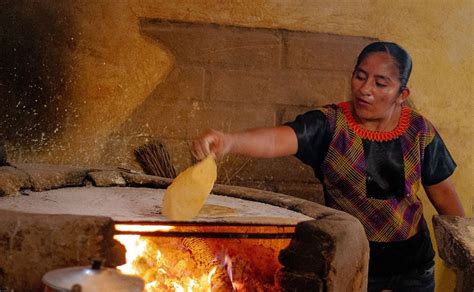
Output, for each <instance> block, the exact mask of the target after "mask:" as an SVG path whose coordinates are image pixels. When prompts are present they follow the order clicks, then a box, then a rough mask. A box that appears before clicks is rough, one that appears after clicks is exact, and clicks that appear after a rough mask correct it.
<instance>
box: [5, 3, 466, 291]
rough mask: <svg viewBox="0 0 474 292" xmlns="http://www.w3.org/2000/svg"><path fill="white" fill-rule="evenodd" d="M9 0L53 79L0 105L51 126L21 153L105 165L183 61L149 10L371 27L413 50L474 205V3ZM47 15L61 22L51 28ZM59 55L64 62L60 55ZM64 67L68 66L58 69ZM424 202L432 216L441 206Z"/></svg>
mask: <svg viewBox="0 0 474 292" xmlns="http://www.w3.org/2000/svg"><path fill="white" fill-rule="evenodd" d="M2 6H3V7H1V8H2V9H1V11H2V13H1V15H0V16H1V21H2V26H3V24H5V25H4V26H3V27H4V28H5V29H4V30H3V31H2V35H3V36H11V34H4V32H5V31H6V30H8V29H13V33H15V32H18V31H21V30H22V29H23V26H21V25H19V24H18V22H17V21H18V20H17V19H18V17H19V16H20V18H22V19H26V20H30V19H33V20H37V22H30V23H29V24H30V26H31V28H32V30H33V31H34V32H37V33H38V35H39V36H40V37H41V40H42V42H43V43H46V44H47V45H48V48H49V49H48V50H43V51H42V52H43V54H42V55H40V56H37V58H34V59H31V60H42V62H39V63H38V66H36V67H31V68H33V69H37V70H39V71H40V72H42V73H44V74H43V75H44V76H50V77H51V79H52V80H50V81H45V80H42V82H43V85H44V86H42V87H41V89H40V88H36V89H34V90H33V94H38V96H39V97H41V96H45V95H42V93H41V92H43V91H44V90H49V94H48V95H47V96H48V98H47V100H44V102H45V103H44V104H46V105H47V107H41V108H39V109H38V110H37V111H36V112H28V111H27V109H25V108H22V105H19V106H18V105H17V102H16V100H17V98H18V96H22V94H25V93H24V92H23V91H22V90H19V89H18V90H17V91H13V92H12V91H11V90H7V87H6V86H1V87H0V92H1V93H2V98H5V99H6V100H7V102H6V103H5V104H6V105H9V107H8V106H7V107H6V108H7V109H6V110H5V107H4V109H2V110H1V111H0V114H1V115H2V116H3V117H4V119H3V120H4V121H5V120H8V119H11V117H12V115H14V116H15V117H17V118H18V119H20V117H21V116H24V115H27V116H28V117H31V119H30V120H28V121H29V122H25V123H26V126H27V128H28V126H29V127H33V128H34V127H35V126H36V125H38V124H40V125H41V126H39V128H37V130H38V131H35V133H36V134H34V135H33V136H30V135H31V133H30V132H25V133H20V134H22V135H23V136H20V137H16V136H15V137H16V138H15V139H16V141H14V144H13V145H11V146H12V147H11V148H18V149H20V148H21V145H22V141H25V140H28V139H30V138H32V139H35V140H36V141H37V142H36V143H35V145H32V147H31V149H29V150H28V149H27V150H28V151H26V150H25V149H21V151H17V152H16V153H17V154H15V155H16V156H15V157H14V158H15V159H17V160H33V161H44V162H62V163H79V162H82V163H88V164H93V163H101V162H103V161H102V159H103V157H104V155H105V153H104V151H105V150H104V148H105V146H104V145H106V143H107V139H108V138H110V135H111V133H112V132H113V131H114V129H115V128H117V127H118V126H119V125H121V124H123V123H124V122H125V121H126V120H127V118H128V116H129V115H130V114H131V113H132V112H133V110H134V109H135V108H136V107H137V106H139V105H140V104H141V103H142V102H143V101H144V100H145V99H146V97H148V96H149V94H150V93H151V91H152V90H153V88H154V87H155V86H156V84H158V83H160V81H162V80H163V79H164V77H165V76H166V75H167V74H168V73H169V71H170V66H171V64H172V63H173V60H172V59H170V56H169V55H167V54H166V52H165V51H164V50H157V48H156V44H153V43H151V42H150V41H148V40H147V39H146V38H144V37H143V36H142V35H140V33H139V28H138V18H139V17H149V18H163V19H172V20H183V21H190V22H195V21H197V22H206V23H207V22H211V23H219V24H232V25H240V26H246V27H263V28H284V29H291V30H303V31H311V32H323V33H334V34H341V35H352V36H366V37H373V38H379V39H382V40H392V41H395V42H398V43H400V44H401V45H402V46H404V47H405V48H406V49H407V50H408V51H409V52H410V53H411V55H412V57H413V60H414V70H413V73H412V79H411V82H410V86H411V92H412V95H411V96H412V100H413V102H414V104H415V105H416V107H417V108H418V110H420V111H421V112H422V113H423V114H425V115H426V116H427V117H428V118H429V119H430V120H431V121H432V122H433V123H434V124H435V126H437V128H438V130H439V132H440V133H441V135H442V137H443V138H444V140H445V142H446V144H447V145H448V147H449V149H450V151H451V153H452V155H453V156H454V158H455V160H456V161H457V163H458V169H457V171H456V173H455V175H454V177H453V181H454V183H455V185H456V187H457V190H458V192H459V194H460V196H461V199H462V201H463V205H464V207H465V209H466V211H467V214H468V215H471V216H472V214H473V205H474V203H473V195H472V189H473V188H474V169H473V168H474V155H473V154H472V151H470V148H471V146H470V145H472V144H473V142H474V141H473V139H474V135H473V134H474V133H473V132H474V130H473V129H474V127H473V126H472V123H473V121H474V116H473V115H472V111H473V101H472V94H473V92H474V91H473V86H474V85H473V84H474V82H473V81H474V80H473V76H474V64H473V63H474V61H473V54H472V52H473V47H472V44H473V43H474V34H473V33H472V32H473V31H474V30H473V28H474V27H473V20H472V19H474V15H473V14H474V4H473V2H472V1H469V0H468V1H457V0H455V1H442V0H433V1H408V0H403V1H375V0H361V1H338V2H334V1H329V0H323V1H304V0H297V1H261V0H260V1H217V0H214V1H198V0H185V1H165V0H157V1H151V0H150V1H136V0H130V1H115V2H113V1H100V2H97V3H96V2H95V1H81V2H76V1H64V2H57V1H38V2H31V3H26V4H25V3H23V2H22V3H16V1H4V2H3V3H2ZM45 24H46V27H47V28H48V29H51V28H56V29H57V30H54V31H53V33H50V32H49V31H48V30H47V29H46V28H45V27H44V25H45ZM41 25H42V26H41ZM7 28H8V29H7ZM2 44H7V46H5V45H3V46H2V50H5V51H4V52H2V56H6V58H9V57H10V56H13V57H14V56H16V55H15V54H13V53H11V52H12V51H13V50H14V49H16V50H18V49H19V48H21V47H24V46H25V44H26V45H29V46H30V47H31V48H37V43H35V42H31V41H29V40H28V38H21V39H16V40H15V41H11V40H10V41H6V40H5V38H3V39H2ZM5 52H6V54H5ZM30 52H31V51H30ZM28 54H29V53H28V52H25V53H24V56H28ZM58 58H64V59H62V61H61V62H56V61H57V60H58ZM41 63H42V64H41ZM5 64H6V65H7V66H4V65H5ZM14 64H15V63H14V62H9V60H5V58H4V60H2V70H5V69H13V68H15V70H18V68H17V67H16V66H14ZM51 64H56V65H57V66H53V65H51ZM58 66H59V67H60V68H58ZM58 69H61V70H58ZM11 72H12V71H11V70H9V71H8V72H6V71H3V72H1V73H2V74H7V75H8V74H12V73H11ZM58 72H62V73H61V74H55V73H58ZM14 83H15V82H13V85H14ZM2 85H5V84H4V83H3V84H2ZM9 85H10V84H9ZM10 87H11V86H9V88H10ZM8 101H10V103H9V102H8ZM12 112H13V114H12ZM54 112H56V116H64V117H65V118H64V119H63V121H64V122H63V123H60V124H55V121H54V120H51V119H50V120H45V119H40V118H39V117H51V113H54ZM35 113H36V114H35ZM5 115H8V116H7V117H5ZM34 121H37V122H34ZM58 127H59V129H58V130H56V129H57V128H58ZM2 128H3V129H7V130H8V131H10V133H11V136H14V135H15V129H14V128H12V127H10V126H9V125H8V123H6V122H3V124H2ZM42 133H46V134H48V135H46V137H45V136H44V135H42ZM22 137H23V138H22ZM22 139H23V140H22ZM16 142H18V144H15V143H16ZM11 148H10V149H11ZM18 153H20V154H18ZM22 153H23V154H22ZM425 201H426V203H425V206H426V207H427V208H426V216H427V217H428V218H429V217H431V215H432V214H434V210H433V208H431V207H430V204H429V202H428V201H427V200H426V199H425ZM437 283H438V287H437V289H438V291H450V290H452V289H453V286H454V280H453V276H452V273H451V272H449V271H448V270H446V269H444V268H443V267H442V266H441V265H440V264H438V267H437Z"/></svg>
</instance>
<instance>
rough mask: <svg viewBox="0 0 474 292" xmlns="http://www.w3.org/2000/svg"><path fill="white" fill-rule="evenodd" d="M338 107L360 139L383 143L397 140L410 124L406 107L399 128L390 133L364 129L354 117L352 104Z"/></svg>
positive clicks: (408, 110) (403, 109)
mask: <svg viewBox="0 0 474 292" xmlns="http://www.w3.org/2000/svg"><path fill="white" fill-rule="evenodd" d="M337 106H338V107H340V108H341V109H342V113H343V114H344V116H345V118H346V120H347V123H348V125H349V127H350V128H351V130H352V131H354V133H356V134H357V135H358V136H359V137H361V138H363V139H367V140H370V141H379V142H382V141H390V140H393V139H396V138H398V137H400V136H401V135H402V134H403V133H404V132H405V130H406V129H407V128H408V126H409V124H410V108H409V107H406V106H402V113H401V115H400V120H399V121H398V125H397V127H395V129H393V130H392V131H389V132H377V131H370V130H366V129H364V128H362V127H361V126H360V125H359V124H358V123H357V122H356V120H355V119H354V116H352V112H351V108H350V102H348V101H346V102H341V103H339V104H338V105H337Z"/></svg>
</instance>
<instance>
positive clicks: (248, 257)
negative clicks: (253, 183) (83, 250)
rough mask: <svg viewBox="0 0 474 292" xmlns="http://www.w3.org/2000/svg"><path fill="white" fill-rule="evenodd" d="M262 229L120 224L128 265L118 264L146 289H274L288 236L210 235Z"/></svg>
mask: <svg viewBox="0 0 474 292" xmlns="http://www.w3.org/2000/svg"><path fill="white" fill-rule="evenodd" d="M252 228H253V229H252ZM258 228H259V227H246V228H245V229H244V230H243V231H241V230H239V229H242V227H239V226H218V227H216V226H210V225H208V226H206V225H202V226H194V225H190V226H186V225H176V226H162V225H145V226H143V225H127V224H123V225H119V224H117V225H116V230H117V234H116V235H115V236H114V238H115V239H116V240H117V241H119V242H120V243H122V244H123V245H124V246H125V248H126V254H125V257H126V264H125V265H122V266H119V267H117V268H118V269H119V270H121V271H122V272H123V273H125V274H131V275H137V276H139V277H141V278H143V279H144V280H145V290H146V291H183V292H193V291H198V292H200V291H206V292H207V291H258V292H260V291H262V292H263V291H276V290H277V289H276V287H275V282H274V281H275V274H276V272H277V271H278V269H280V268H281V265H280V264H279V263H278V252H279V251H280V250H281V249H282V248H284V247H286V246H287V245H288V244H289V242H290V239H287V238H284V239H277V240H275V239H272V240H271V241H270V240H267V239H247V238H218V237H213V235H212V233H215V234H225V233H226V232H227V234H239V233H238V232H239V231H240V232H249V233H252V231H253V232H256V231H265V230H266V229H263V228H262V229H260V230H258ZM268 231H269V232H272V231H275V229H271V228H269V229H268ZM219 232H222V233H219ZM200 234H204V235H206V237H204V236H199V235H200Z"/></svg>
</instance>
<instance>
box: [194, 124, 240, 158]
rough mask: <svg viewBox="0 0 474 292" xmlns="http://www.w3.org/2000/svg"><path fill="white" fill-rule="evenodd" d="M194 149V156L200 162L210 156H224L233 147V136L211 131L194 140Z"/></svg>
mask: <svg viewBox="0 0 474 292" xmlns="http://www.w3.org/2000/svg"><path fill="white" fill-rule="evenodd" d="M192 147H193V148H192V153H193V155H194V156H195V157H196V158H197V159H199V160H201V159H204V158H206V157H207V156H209V155H214V156H223V155H225V154H227V153H229V151H230V149H231V147H232V136H231V135H230V134H226V133H223V132H219V131H216V130H212V129H210V130H207V131H205V132H204V133H203V134H202V135H200V136H199V137H197V138H196V139H194V141H193V145H192Z"/></svg>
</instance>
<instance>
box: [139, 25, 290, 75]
mask: <svg viewBox="0 0 474 292" xmlns="http://www.w3.org/2000/svg"><path fill="white" fill-rule="evenodd" d="M140 29H141V32H142V33H143V34H144V35H146V36H148V37H150V38H152V39H154V40H157V41H158V42H160V43H161V44H162V45H163V46H164V47H165V48H166V49H167V50H168V51H169V52H170V53H171V55H173V57H174V58H175V60H176V62H177V63H178V64H192V65H204V66H222V67H227V68H279V66H280V56H281V50H282V40H281V34H280V33H279V32H278V31H274V30H269V29H255V28H243V27H235V26H232V27H231V26H224V25H214V24H199V23H185V22H173V21H163V20H142V21H141V23H140Z"/></svg>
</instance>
